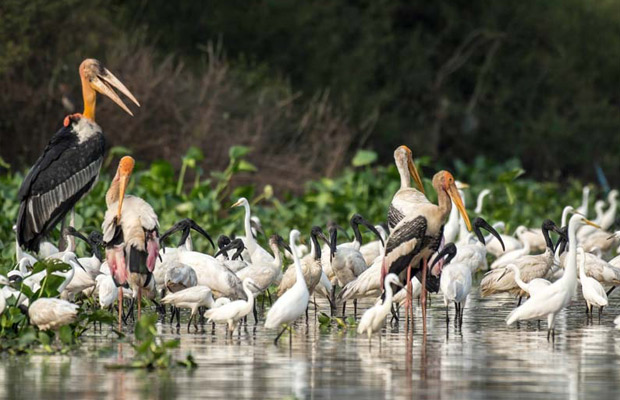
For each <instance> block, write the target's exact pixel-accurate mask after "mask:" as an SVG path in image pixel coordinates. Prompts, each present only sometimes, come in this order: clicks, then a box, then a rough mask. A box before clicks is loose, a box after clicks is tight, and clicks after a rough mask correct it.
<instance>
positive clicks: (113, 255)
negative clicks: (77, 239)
mask: <svg viewBox="0 0 620 400" xmlns="http://www.w3.org/2000/svg"><path fill="white" fill-rule="evenodd" d="M134 165H135V161H134V159H133V158H132V157H129V156H125V157H123V158H122V159H121V161H120V163H119V165H118V169H117V171H116V175H115V176H114V179H113V180H112V184H111V185H110V188H109V189H108V192H107V193H106V204H107V206H108V210H107V211H106V213H105V217H104V221H103V224H102V225H101V228H102V230H103V241H104V242H105V243H106V260H107V262H108V266H109V268H110V272H111V275H112V277H113V278H114V281H115V282H116V284H117V285H119V286H120V285H123V284H125V283H129V284H130V286H131V287H132V291H134V292H136V290H137V294H138V318H140V314H141V305H140V303H141V299H142V288H143V287H147V286H148V284H149V283H150V280H151V279H152V272H153V269H154V268H155V261H156V259H157V254H158V252H159V241H158V227H159V222H158V220H157V214H155V211H154V210H153V207H151V206H150V205H149V204H148V203H147V202H146V201H144V200H142V199H141V198H139V197H136V196H131V195H125V190H126V189H127V184H128V183H129V179H130V177H131V173H132V171H133V167H134ZM122 299H123V290H122V288H119V291H118V300H119V307H118V309H119V314H118V315H119V330H120V324H121V314H122V308H123V307H122V304H123V303H122V301H123V300H122Z"/></svg>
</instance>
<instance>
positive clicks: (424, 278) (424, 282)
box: [421, 257, 428, 335]
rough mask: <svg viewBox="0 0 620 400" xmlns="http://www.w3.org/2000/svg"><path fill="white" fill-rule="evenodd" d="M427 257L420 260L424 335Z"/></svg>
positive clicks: (424, 328)
mask: <svg viewBox="0 0 620 400" xmlns="http://www.w3.org/2000/svg"><path fill="white" fill-rule="evenodd" d="M427 264H428V263H427V258H426V257H425V258H424V259H423V260H422V294H421V297H422V330H423V331H424V334H425V335H426V273H427V270H428V265H427Z"/></svg>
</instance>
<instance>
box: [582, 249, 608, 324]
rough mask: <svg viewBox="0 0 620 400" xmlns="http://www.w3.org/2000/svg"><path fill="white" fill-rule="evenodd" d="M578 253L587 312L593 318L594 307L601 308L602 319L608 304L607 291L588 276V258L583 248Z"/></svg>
mask: <svg viewBox="0 0 620 400" xmlns="http://www.w3.org/2000/svg"><path fill="white" fill-rule="evenodd" d="M577 252H578V254H579V257H580V261H579V281H580V282H581V293H582V294H583V298H584V300H585V301H586V306H587V309H586V312H587V313H589V314H590V318H592V307H594V306H596V307H599V314H598V315H599V318H600V316H601V312H602V311H603V307H605V306H607V304H608V300H607V293H605V289H604V288H603V285H601V284H600V282H599V281H597V280H596V279H594V278H591V277H589V276H587V275H586V257H585V254H584V250H583V248H581V247H579V248H578V249H577Z"/></svg>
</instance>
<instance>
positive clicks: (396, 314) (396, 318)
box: [390, 303, 398, 324]
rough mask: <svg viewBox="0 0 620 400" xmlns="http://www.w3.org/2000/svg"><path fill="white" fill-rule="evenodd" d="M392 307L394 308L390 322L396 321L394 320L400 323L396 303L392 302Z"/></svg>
mask: <svg viewBox="0 0 620 400" xmlns="http://www.w3.org/2000/svg"><path fill="white" fill-rule="evenodd" d="M390 309H391V310H392V319H391V320H390V324H391V323H392V322H394V320H396V323H398V312H397V311H396V306H395V305H394V303H392V307H391V308H390Z"/></svg>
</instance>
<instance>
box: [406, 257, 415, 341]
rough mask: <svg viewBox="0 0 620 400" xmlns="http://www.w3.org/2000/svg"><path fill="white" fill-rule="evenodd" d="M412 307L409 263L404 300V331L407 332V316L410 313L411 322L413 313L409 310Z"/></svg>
mask: <svg viewBox="0 0 620 400" xmlns="http://www.w3.org/2000/svg"><path fill="white" fill-rule="evenodd" d="M411 309H413V294H412V289H411V264H409V265H408V266H407V301H406V302H405V326H406V332H409V316H410V314H411V322H412V324H413V313H410V312H409V310H411Z"/></svg>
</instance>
